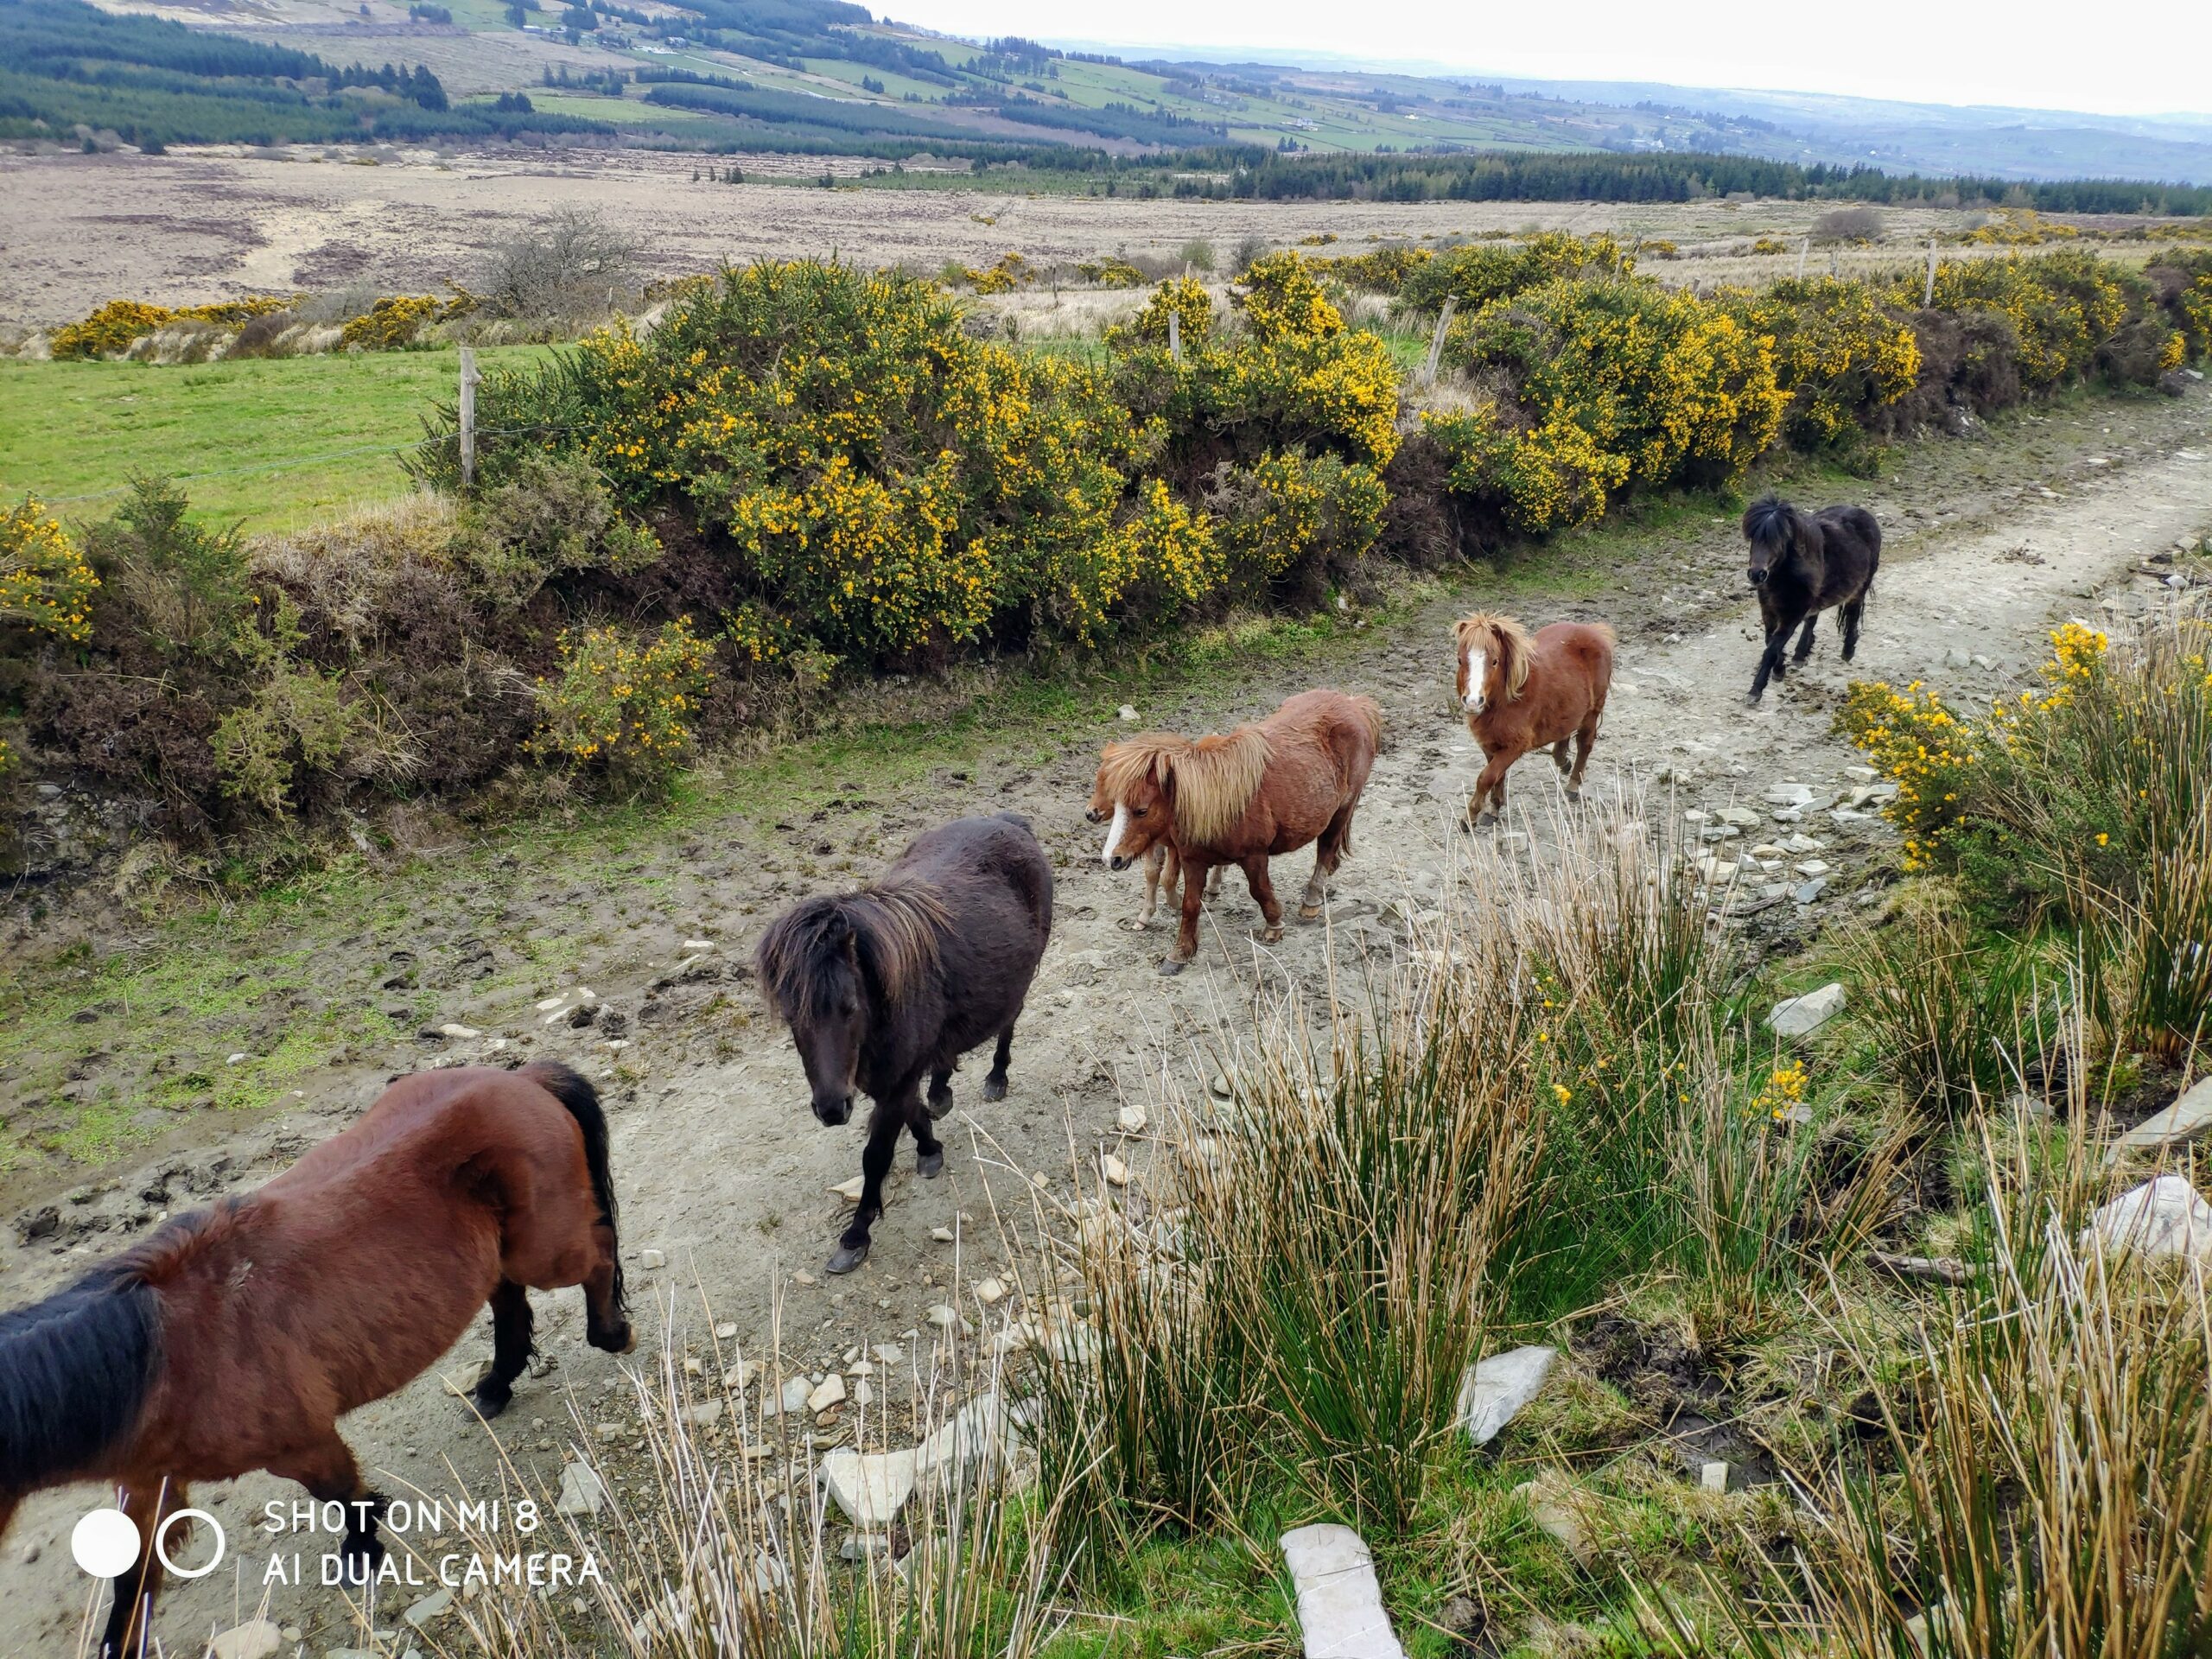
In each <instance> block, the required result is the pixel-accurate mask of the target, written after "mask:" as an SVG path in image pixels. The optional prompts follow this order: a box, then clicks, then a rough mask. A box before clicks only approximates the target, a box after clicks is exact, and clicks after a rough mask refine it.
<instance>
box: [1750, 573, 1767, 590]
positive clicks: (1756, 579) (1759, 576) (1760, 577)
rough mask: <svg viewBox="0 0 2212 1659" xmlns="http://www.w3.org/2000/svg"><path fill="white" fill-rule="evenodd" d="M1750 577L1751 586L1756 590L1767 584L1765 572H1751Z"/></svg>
mask: <svg viewBox="0 0 2212 1659" xmlns="http://www.w3.org/2000/svg"><path fill="white" fill-rule="evenodd" d="M1750 575H1751V586H1752V587H1754V588H1758V587H1760V586H1763V585H1764V583H1765V582H1766V572H1765V571H1764V570H1760V569H1752V570H1751V573H1750Z"/></svg>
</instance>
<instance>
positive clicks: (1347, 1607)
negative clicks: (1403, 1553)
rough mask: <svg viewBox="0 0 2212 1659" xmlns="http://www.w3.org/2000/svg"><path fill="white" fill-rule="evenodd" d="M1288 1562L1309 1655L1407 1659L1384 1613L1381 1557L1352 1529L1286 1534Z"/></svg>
mask: <svg viewBox="0 0 2212 1659" xmlns="http://www.w3.org/2000/svg"><path fill="white" fill-rule="evenodd" d="M1282 1554H1283V1560H1284V1561H1285V1562H1286V1563H1287V1564H1288V1566H1289V1567H1290V1576H1291V1580H1292V1582H1294V1584H1296V1585H1297V1586H1298V1627H1299V1629H1300V1630H1301V1631H1303V1632H1304V1633H1305V1637H1306V1659H1404V1656H1405V1649H1403V1648H1402V1647H1400V1646H1399V1645H1398V1638H1397V1637H1396V1636H1395V1634H1394V1633H1393V1632H1392V1631H1391V1629H1390V1616H1389V1614H1388V1613H1386V1612H1384V1611H1383V1586H1381V1585H1380V1584H1379V1583H1377V1582H1376V1577H1375V1558H1374V1557H1373V1556H1372V1555H1370V1554H1368V1550H1367V1545H1366V1543H1365V1542H1364V1541H1363V1540H1362V1539H1361V1538H1360V1535H1358V1534H1357V1533H1356V1532H1354V1531H1353V1530H1352V1529H1351V1528H1350V1527H1336V1526H1318V1527H1300V1528H1299V1529H1297V1530H1296V1531H1295V1532H1287V1533H1285V1534H1283V1535H1282Z"/></svg>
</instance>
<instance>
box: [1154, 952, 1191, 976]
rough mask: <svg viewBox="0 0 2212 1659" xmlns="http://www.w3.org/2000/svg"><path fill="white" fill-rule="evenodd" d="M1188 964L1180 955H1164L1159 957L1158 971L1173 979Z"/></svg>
mask: <svg viewBox="0 0 2212 1659" xmlns="http://www.w3.org/2000/svg"><path fill="white" fill-rule="evenodd" d="M1190 965H1191V964H1190V963H1186V962H1185V961H1184V960H1183V958H1182V957H1162V958H1161V959H1160V973H1161V975H1162V976H1165V977H1166V978H1169V979H1173V977H1174V976H1176V975H1178V974H1179V973H1181V972H1182V971H1183V969H1185V968H1187V967H1189V966H1190Z"/></svg>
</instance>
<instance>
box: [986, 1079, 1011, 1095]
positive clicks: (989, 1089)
mask: <svg viewBox="0 0 2212 1659" xmlns="http://www.w3.org/2000/svg"><path fill="white" fill-rule="evenodd" d="M983 1098H984V1099H985V1100H1004V1099H1005V1098H1006V1079H1005V1078H1004V1077H985V1078H984V1079H983Z"/></svg>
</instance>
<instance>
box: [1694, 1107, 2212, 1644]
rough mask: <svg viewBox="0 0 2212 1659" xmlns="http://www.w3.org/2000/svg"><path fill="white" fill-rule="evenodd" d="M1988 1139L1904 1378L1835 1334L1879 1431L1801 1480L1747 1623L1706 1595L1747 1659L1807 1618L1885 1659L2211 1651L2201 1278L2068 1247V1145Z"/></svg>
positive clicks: (2072, 1236)
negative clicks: (1960, 1263) (1975, 1196)
mask: <svg viewBox="0 0 2212 1659" xmlns="http://www.w3.org/2000/svg"><path fill="white" fill-rule="evenodd" d="M1984 1146H1985V1151H1986V1157H1987V1159H1988V1163H1989V1167H1990V1169H1991V1172H1992V1173H1991V1178H1990V1181H1989V1185H1988V1188H1987V1192H1986V1200H1985V1203H1984V1205H1983V1208H1982V1214H1981V1224H1982V1229H1983V1231H1984V1233H1985V1234H1986V1256H1987V1260H1986V1265H1985V1268H1984V1271H1983V1274H1982V1275H1981V1276H1980V1278H1978V1279H1977V1280H1976V1281H1974V1282H1972V1283H1970V1284H1968V1285H1967V1286H1964V1287H1960V1288H1957V1289H1954V1290H1948V1291H1946V1292H1944V1293H1942V1294H1938V1295H1936V1296H1933V1297H1931V1298H1930V1300H1929V1302H1928V1304H1927V1305H1926V1306H1925V1307H1924V1309H1923V1319H1922V1321H1921V1323H1920V1325H1919V1326H1918V1332H1917V1336H1916V1339H1915V1341H1914V1344H1913V1352H1912V1354H1911V1363H1910V1368H1909V1370H1908V1374H1907V1376H1906V1377H1905V1378H1904V1382H1903V1384H1902V1386H1899V1384H1898V1383H1897V1380H1896V1379H1895V1378H1894V1376H1893V1375H1892V1369H1891V1363H1890V1361H1889V1358H1888V1357H1887V1356H1886V1355H1885V1354H1884V1353H1883V1352H1881V1351H1880V1348H1879V1344H1878V1343H1877V1342H1875V1341H1872V1340H1871V1339H1869V1338H1867V1337H1866V1336H1865V1335H1864V1334H1863V1333H1861V1332H1853V1331H1846V1332H1842V1333H1841V1334H1842V1338H1843V1340H1844V1342H1845V1343H1846V1344H1847V1348H1848V1350H1849V1351H1850V1356H1851V1357H1852V1359H1853V1361H1854V1362H1855V1363H1856V1364H1857V1365H1858V1366H1859V1369H1860V1370H1862V1372H1863V1373H1864V1375H1865V1376H1866V1381H1867V1383H1869V1384H1870V1386H1871V1387H1872V1390H1873V1397H1874V1398H1875V1399H1877V1400H1878V1402H1880V1414H1881V1422H1882V1429H1881V1433H1879V1435H1878V1438H1877V1440H1875V1442H1874V1444H1873V1446H1872V1449H1871V1451H1870V1450H1869V1449H1868V1448H1866V1447H1864V1446H1859V1445H1856V1444H1840V1445H1839V1448H1838V1451H1837V1454H1836V1457H1835V1459H1834V1463H1833V1465H1831V1466H1830V1467H1829V1468H1828V1469H1827V1470H1826V1471H1822V1472H1821V1473H1818V1474H1816V1475H1814V1476H1811V1477H1808V1478H1805V1479H1804V1480H1803V1483H1802V1484H1803V1497H1804V1499H1805V1502H1806V1509H1807V1513H1808V1518H1809V1526H1810V1529H1811V1531H1810V1535H1808V1537H1807V1538H1806V1540H1805V1541H1804V1542H1803V1543H1802V1546H1801V1548H1800V1552H1799V1555H1798V1560H1797V1563H1796V1567H1797V1572H1798V1574H1799V1575H1800V1580H1799V1582H1798V1583H1797V1584H1796V1585H1792V1584H1790V1583H1789V1582H1787V1581H1785V1580H1784V1577H1783V1574H1781V1573H1778V1572H1777V1574H1776V1575H1775V1580H1774V1583H1773V1586H1771V1587H1772V1589H1773V1590H1774V1592H1776V1601H1775V1604H1774V1605H1770V1607H1769V1608H1768V1609H1767V1610H1766V1614H1765V1616H1764V1617H1762V1616H1758V1615H1755V1614H1754V1613H1753V1612H1751V1611H1749V1610H1747V1609H1746V1608H1745V1606H1744V1604H1743V1602H1742V1600H1741V1599H1740V1598H1738V1597H1734V1596H1724V1597H1722V1598H1721V1605H1723V1606H1724V1608H1726V1610H1727V1611H1728V1614H1729V1617H1730V1618H1732V1620H1733V1622H1734V1624H1735V1626H1736V1631H1737V1634H1738V1637H1740V1638H1742V1640H1743V1641H1744V1643H1745V1647H1746V1648H1747V1649H1749V1650H1750V1651H1751V1652H1752V1653H1753V1654H1755V1655H1758V1656H1762V1659H1764V1656H1780V1655H1781V1654H1783V1653H1785V1652H1788V1653H1793V1654H1794V1653H1797V1652H1801V1651H1803V1650H1805V1649H1803V1648H1802V1646H1801V1644H1800V1643H1797V1642H1796V1641H1794V1640H1790V1639H1787V1638H1785V1637H1784V1636H1783V1634H1782V1631H1781V1630H1780V1629H1779V1628H1778V1627H1779V1626H1782V1625H1784V1624H1787V1625H1790V1626H1796V1627H1800V1628H1802V1626H1803V1625H1804V1624H1807V1623H1808V1622H1809V1623H1810V1624H1812V1625H1813V1626H1815V1628H1817V1629H1818V1630H1821V1632H1823V1637H1822V1640H1821V1642H1820V1643H1818V1644H1816V1645H1817V1646H1818V1649H1819V1650H1821V1651H1823V1652H1834V1653H1850V1654H1854V1655H1858V1654H1880V1655H1889V1656H1894V1659H1923V1656H1924V1659H1952V1656H1960V1659H1964V1656H1977V1659H1979V1656H1986V1655H1990V1654H2038V1655H2046V1656H2051V1659H2090V1656H2098V1659H2178V1656H2182V1655H2186V1654H2196V1653H2202V1652H2206V1651H2208V1650H2212V1393H2208V1391H2207V1389H2206V1388H2205V1377H2206V1374H2207V1367H2208V1364H2212V1308H2208V1302H2207V1295H2206V1285H2205V1277H2204V1274H2203V1273H2202V1270H2201V1269H2198V1268H2177V1267H2176V1266H2175V1265H2174V1264H2172V1263H2167V1264H2164V1265H2163V1266H2154V1265H2151V1264H2145V1263H2142V1262H2136V1261H2123V1260H2113V1259H2108V1258H2107V1256H2106V1255H2104V1254H2103V1253H2102V1250H2101V1248H2097V1247H2093V1246H2088V1245H2084V1244H2083V1243H2080V1242H2078V1237H2079V1234H2080V1230H2081V1226H2082V1221H2083V1219H2084V1217H2085V1216H2086V1214H2087V1213H2088V1210H2089V1208H2090V1207H2091V1205H2093V1204H2094V1202H2095V1201H2096V1199H2097V1198H2100V1197H2101V1196H2102V1195H2103V1192H2102V1179H2103V1178H2102V1177H2101V1173H2100V1172H2099V1169H2098V1166H2097V1162H2096V1160H2095V1158H2094V1148H2093V1147H2092V1146H2091V1143H2090V1142H2089V1141H2088V1139H2087V1138H2086V1137H2083V1136H2082V1135H2078V1134H2076V1135H2069V1136H2068V1137H2067V1138H2066V1140H2065V1141H2064V1142H2063V1145H2062V1146H2061V1147H2059V1148H2058V1149H2057V1152H2058V1155H2057V1156H2056V1157H2055V1158H2054V1157H2052V1156H2050V1155H2049V1154H2050V1148H2048V1147H2044V1146H2043V1145H2041V1144H2040V1143H2039V1137H2038V1136H2037V1135H2036V1134H2034V1133H2032V1132H2031V1131H2029V1130H2027V1129H2024V1128H2015V1130H2014V1131H2013V1132H2012V1137H2011V1144H2010V1146H2009V1147H2008V1148H2007V1149H2005V1151H2003V1152H2000V1151H1999V1146H1998V1144H1997V1137H1996V1136H1995V1135H1993V1133H1990V1132H1985V1135H1984ZM1777 1608H1779V1609H1781V1610H1782V1611H1780V1612H1779V1613H1777Z"/></svg>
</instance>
